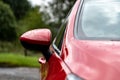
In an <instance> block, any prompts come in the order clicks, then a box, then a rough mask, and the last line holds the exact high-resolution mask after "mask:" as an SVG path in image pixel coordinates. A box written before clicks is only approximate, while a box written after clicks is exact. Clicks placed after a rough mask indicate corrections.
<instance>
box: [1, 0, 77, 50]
mask: <svg viewBox="0 0 120 80" xmlns="http://www.w3.org/2000/svg"><path fill="white" fill-rule="evenodd" d="M74 2H75V0H52V2H51V3H49V6H47V7H46V9H44V10H43V11H42V12H41V7H39V6H31V4H30V2H29V1H28V0H0V52H2V51H16V50H18V51H19V50H21V49H23V48H21V45H20V42H19V36H20V35H21V34H23V33H24V32H26V31H28V30H31V29H36V28H49V29H50V30H51V31H52V34H53V38H54V37H55V35H56V33H57V31H58V28H59V27H60V25H61V23H62V22H63V20H64V19H65V17H66V15H67V13H68V12H69V10H70V9H71V8H72V6H73V4H74ZM47 8H49V9H50V11H46V10H47ZM51 14H52V15H53V21H50V19H51V16H50V15H51ZM17 36H18V37H17ZM16 38H17V39H16ZM6 41H7V42H6ZM11 41H14V42H11Z"/></svg>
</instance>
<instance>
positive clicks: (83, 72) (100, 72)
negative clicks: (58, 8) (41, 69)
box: [46, 0, 120, 80]
mask: <svg viewBox="0 0 120 80" xmlns="http://www.w3.org/2000/svg"><path fill="white" fill-rule="evenodd" d="M79 3H80V0H78V1H77V2H76V4H75V6H74V8H73V10H72V12H71V14H70V17H69V21H68V25H67V30H66V33H65V37H64V40H63V45H62V51H61V54H62V55H61V57H60V56H58V55H57V53H55V52H54V54H53V55H52V56H51V58H50V60H49V61H48V64H49V71H48V75H47V78H46V80H65V77H66V75H67V74H68V73H70V70H69V69H68V68H67V66H66V65H65V64H64V61H65V62H66V64H67V65H68V66H69V68H70V69H71V71H72V72H73V73H75V74H77V75H79V76H80V77H82V78H83V79H85V80H119V79H120V68H119V67H120V42H119V41H95V40H94V41H93V40H91V41H90V40H77V39H76V38H75V37H74V24H75V17H76V13H77V10H78V6H79ZM52 51H53V50H52Z"/></svg>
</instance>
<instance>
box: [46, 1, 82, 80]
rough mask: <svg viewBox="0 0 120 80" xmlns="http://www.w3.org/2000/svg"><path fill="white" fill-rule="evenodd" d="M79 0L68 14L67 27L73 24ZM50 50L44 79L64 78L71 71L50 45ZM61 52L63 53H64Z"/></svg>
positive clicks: (63, 79)
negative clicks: (50, 53) (50, 54)
mask: <svg viewBox="0 0 120 80" xmlns="http://www.w3.org/2000/svg"><path fill="white" fill-rule="evenodd" d="M79 2H80V0H78V1H77V2H76V4H75V6H74V7H73V10H72V12H71V14H70V20H69V21H68V27H71V26H72V25H74V20H75V15H76V12H77V10H78V6H79ZM71 20H72V25H71ZM50 51H51V52H53V53H52V56H51V57H50V59H49V61H48V64H49V67H48V74H47V77H46V79H45V80H65V79H66V76H67V75H68V74H69V73H71V71H70V70H69V68H68V66H66V63H64V60H63V59H62V58H61V57H60V56H59V55H57V53H56V52H55V51H54V49H53V48H52V47H50ZM62 54H63V55H65V53H62ZM72 65H73V64H72Z"/></svg>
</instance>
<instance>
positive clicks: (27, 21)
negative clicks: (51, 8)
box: [18, 6, 46, 34]
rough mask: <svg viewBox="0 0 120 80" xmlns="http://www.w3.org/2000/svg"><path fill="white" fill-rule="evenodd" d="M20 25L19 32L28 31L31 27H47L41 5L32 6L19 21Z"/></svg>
mask: <svg viewBox="0 0 120 80" xmlns="http://www.w3.org/2000/svg"><path fill="white" fill-rule="evenodd" d="M18 27H19V29H20V30H19V29H18V30H19V32H20V31H21V32H20V33H19V34H21V33H23V32H26V31H28V30H31V29H36V28H45V27H46V25H45V23H44V21H43V20H42V14H41V13H40V7H39V6H35V7H33V8H31V10H30V11H29V12H28V13H27V15H26V16H24V18H23V19H21V20H20V21H19V22H18Z"/></svg>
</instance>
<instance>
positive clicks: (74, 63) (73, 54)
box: [20, 0, 120, 80]
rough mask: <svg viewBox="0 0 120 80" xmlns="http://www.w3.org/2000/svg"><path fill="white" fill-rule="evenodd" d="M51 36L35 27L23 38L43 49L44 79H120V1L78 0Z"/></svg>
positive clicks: (26, 43) (28, 44) (32, 46)
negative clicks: (53, 37) (53, 36)
mask: <svg viewBox="0 0 120 80" xmlns="http://www.w3.org/2000/svg"><path fill="white" fill-rule="evenodd" d="M51 35H52V34H51V31H50V30H49V29H35V30H31V31H28V32H26V33H24V34H23V35H22V36H21V37H20V41H21V43H22V45H23V46H24V47H25V48H27V49H32V50H38V51H42V53H43V55H44V57H45V59H43V58H40V59H39V62H40V63H41V64H42V71H41V72H42V79H43V78H44V79H45V80H120V1H119V0H77V1H76V3H75V5H74V7H73V8H72V10H71V12H70V14H69V15H68V17H67V19H66V20H65V22H64V23H63V24H62V26H61V28H60V30H59V32H58V34H57V36H56V38H55V39H54V41H53V42H52V43H51Z"/></svg>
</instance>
